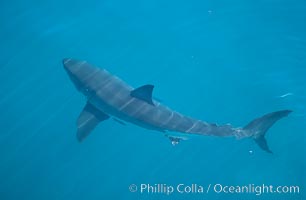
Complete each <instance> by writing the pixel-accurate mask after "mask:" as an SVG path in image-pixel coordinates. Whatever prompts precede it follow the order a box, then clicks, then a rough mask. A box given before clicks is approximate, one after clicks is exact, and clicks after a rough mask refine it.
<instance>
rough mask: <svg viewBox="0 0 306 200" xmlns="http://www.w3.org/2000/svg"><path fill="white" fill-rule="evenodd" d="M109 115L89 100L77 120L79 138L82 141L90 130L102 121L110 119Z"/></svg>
mask: <svg viewBox="0 0 306 200" xmlns="http://www.w3.org/2000/svg"><path fill="white" fill-rule="evenodd" d="M108 118H109V116H108V115H107V114H105V113H103V112H102V111H100V110H98V109H97V108H95V107H94V106H93V105H92V104H91V103H89V102H87V104H86V105H85V107H84V109H83V110H82V112H81V114H80V115H79V118H78V120H77V127H78V131H77V138H78V140H79V141H80V142H81V141H82V140H84V139H85V137H87V136H88V135H89V134H90V132H91V131H92V130H93V129H94V128H95V127H96V126H97V125H98V124H99V123H100V122H101V121H104V120H106V119H108Z"/></svg>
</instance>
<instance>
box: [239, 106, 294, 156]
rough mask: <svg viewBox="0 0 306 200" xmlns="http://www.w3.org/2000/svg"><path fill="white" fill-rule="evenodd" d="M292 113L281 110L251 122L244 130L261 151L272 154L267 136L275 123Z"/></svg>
mask: <svg viewBox="0 0 306 200" xmlns="http://www.w3.org/2000/svg"><path fill="white" fill-rule="evenodd" d="M291 112H292V111H291V110H281V111H276V112H272V113H269V114H266V115H264V116H262V117H259V118H257V119H254V120H253V121H251V122H250V123H249V124H248V125H246V126H245V127H244V128H243V130H244V131H245V132H247V134H248V135H249V136H250V137H252V138H253V139H254V140H255V142H256V143H257V144H258V146H259V147H260V148H261V149H263V150H264V151H267V152H269V153H272V151H271V150H270V149H269V146H268V144H267V141H266V139H265V134H266V132H267V131H268V130H269V128H270V127H271V126H272V125H273V124H274V123H275V122H277V121H278V120H279V119H281V118H283V117H286V116H287V115H288V114H289V113H291Z"/></svg>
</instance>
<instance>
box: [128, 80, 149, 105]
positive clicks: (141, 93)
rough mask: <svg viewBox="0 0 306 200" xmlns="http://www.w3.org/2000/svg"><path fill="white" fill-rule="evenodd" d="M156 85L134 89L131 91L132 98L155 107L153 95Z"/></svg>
mask: <svg viewBox="0 0 306 200" xmlns="http://www.w3.org/2000/svg"><path fill="white" fill-rule="evenodd" d="M153 88H154V85H143V86H141V87H139V88H136V89H134V90H133V91H131V96H132V97H134V98H137V99H140V100H143V101H145V102H147V103H148V104H151V105H153V106H154V103H153V100H152V93H153Z"/></svg>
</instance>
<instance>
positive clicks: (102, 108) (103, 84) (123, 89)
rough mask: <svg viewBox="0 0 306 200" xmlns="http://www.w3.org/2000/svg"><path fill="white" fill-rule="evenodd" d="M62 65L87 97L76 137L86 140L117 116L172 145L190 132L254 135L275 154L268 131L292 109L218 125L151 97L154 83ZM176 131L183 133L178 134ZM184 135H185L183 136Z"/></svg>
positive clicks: (82, 64)
mask: <svg viewBox="0 0 306 200" xmlns="http://www.w3.org/2000/svg"><path fill="white" fill-rule="evenodd" d="M63 65H64V68H65V70H66V72H67V73H68V75H69V77H70V79H71V81H72V82H73V84H74V85H75V87H76V88H77V90H78V91H80V92H81V93H83V94H84V95H85V96H86V97H87V103H86V105H85V107H84V109H83V111H82V112H81V114H80V115H79V117H78V119H77V139H78V140H79V141H82V140H84V138H86V137H87V136H88V135H89V134H90V133H91V132H92V131H93V129H94V128H95V127H96V126H97V125H98V124H99V123H100V122H102V121H104V120H107V119H109V118H110V117H112V118H114V119H115V120H116V121H117V122H119V123H122V124H123V122H122V121H125V122H129V123H133V124H136V125H138V126H141V127H143V128H146V129H151V130H156V131H160V132H162V133H164V135H165V136H167V137H168V138H169V139H170V140H171V142H172V144H173V145H175V144H178V143H179V142H180V141H181V140H183V139H184V138H186V137H188V136H189V135H190V134H196V135H208V136H220V137H226V136H234V137H236V138H252V139H254V140H255V142H256V143H257V144H258V145H259V147H260V148H261V149H263V150H264V151H266V152H269V153H272V152H271V150H270V149H269V147H268V145H267V141H266V139H265V134H266V132H267V131H268V129H269V128H270V127H271V126H272V125H273V124H274V123H275V122H276V121H278V120H279V119H281V118H283V117H285V116H287V115H288V114H289V113H290V112H291V111H290V110H280V111H276V112H272V113H269V114H266V115H264V116H262V117H259V118H257V119H254V120H253V121H251V122H250V123H249V124H247V125H246V126H245V127H237V128H234V127H232V126H231V125H229V124H226V125H217V124H213V123H208V122H206V121H203V120H198V119H194V118H191V117H188V116H185V115H183V114H181V113H179V112H176V111H174V110H172V109H170V108H168V107H167V106H165V105H163V104H162V103H160V102H159V101H157V100H155V99H154V98H152V92H153V88H154V86H153V85H150V84H148V85H143V86H141V87H138V88H133V87H132V86H130V85H128V84H127V83H125V82H124V81H122V80H121V79H119V78H118V77H117V76H114V75H112V74H110V73H109V72H108V71H106V70H105V69H101V68H99V67H96V66H94V65H91V64H89V63H88V62H86V61H80V60H76V59H71V58H65V59H63ZM176 133H181V134H179V135H177V134H176ZM182 135H183V136H182Z"/></svg>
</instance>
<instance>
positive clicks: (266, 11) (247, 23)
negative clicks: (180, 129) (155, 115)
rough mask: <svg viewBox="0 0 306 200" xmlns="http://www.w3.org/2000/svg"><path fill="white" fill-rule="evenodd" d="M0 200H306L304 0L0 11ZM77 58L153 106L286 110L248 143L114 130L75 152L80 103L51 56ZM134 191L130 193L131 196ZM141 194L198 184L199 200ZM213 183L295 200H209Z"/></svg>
mask: <svg viewBox="0 0 306 200" xmlns="http://www.w3.org/2000/svg"><path fill="white" fill-rule="evenodd" d="M0 11H1V12H0V16H1V22H0V36H1V37H0V41H1V45H0V53H1V54H0V83H1V84H0V111H1V112H0V123H1V126H0V199H1V200H17V199H18V200H20V199H29V200H36V199H39V200H41V199H44V200H55V199H56V200H62V199H75V200H81V199H87V200H91V199H95V200H103V199H233V200H236V199H246V200H253V199H269V200H270V199H296V200H302V199H306V196H305V186H306V183H305V177H306V175H305V169H306V163H305V142H306V141H305V132H306V128H305V119H306V106H305V102H306V92H305V91H306V89H305V88H306V79H305V75H306V26H305V21H306V2H305V1H303V0H293V1H285V0H279V1H276V0H267V1H262V0H259V1H249V0H248V1H242V0H233V1H225V0H217V1H199V0H192V1H173V0H169V1H162V0H155V1H137V0H132V1H122V0H105V1H97V0H88V1H69V0H63V1H58V0H54V1H32V0H30V1H20V0H12V1H1V2H0ZM65 57H72V58H77V59H81V60H87V61H89V62H90V63H93V64H95V65H98V66H100V67H103V68H105V69H107V70H108V71H110V72H111V73H113V74H116V75H117V76H119V77H121V78H122V79H123V80H125V81H126V82H128V83H130V84H131V85H132V86H134V87H137V86H141V85H143V84H147V83H151V84H154V85H155V91H154V95H155V96H156V97H158V98H159V99H162V102H163V103H164V104H167V105H168V106H169V107H171V108H173V109H175V110H177V111H180V112H181V113H184V114H186V115H189V116H193V117H195V118H198V119H202V120H206V121H208V122H217V123H218V124H225V123H231V124H233V125H234V126H240V127H241V126H244V125H246V124H247V123H248V122H249V121H251V120H252V119H254V118H256V117H259V116H261V115H263V114H266V113H269V112H273V111H276V110H282V109H291V110H293V111H294V112H293V113H292V114H290V115H289V116H288V117H287V118H284V119H282V120H281V121H279V122H278V123H276V124H275V125H274V126H273V127H272V128H271V130H269V132H268V133H267V136H266V137H267V141H268V143H269V146H270V148H271V149H272V151H273V152H274V154H268V153H266V152H263V151H262V150H261V149H259V148H258V146H257V145H256V144H255V143H254V141H252V140H251V139H243V140H236V139H235V138H217V137H205V136H203V137H192V138H190V139H189V140H187V141H182V142H181V143H180V144H179V145H177V146H175V147H173V146H172V145H171V143H170V141H169V140H168V139H167V138H166V137H164V136H163V134H162V133H159V132H154V131H149V130H146V129H142V128H140V127H137V126H134V125H132V124H128V125H127V126H122V125H120V124H118V123H116V122H114V121H113V120H108V121H105V122H103V123H101V124H100V125H99V126H98V127H97V128H96V129H95V130H94V132H93V133H92V134H91V135H90V136H89V137H88V138H87V139H86V140H85V141H84V142H82V143H79V142H78V141H77V140H76V136H75V133H76V119H77V117H78V115H79V113H80V112H81V110H82V108H83V107H84V105H85V102H86V99H85V97H83V96H82V95H81V94H80V93H78V92H77V91H76V89H75V88H74V86H73V84H72V83H71V81H70V80H69V78H68V76H67V74H66V72H65V71H64V69H63V66H62V63H61V61H62V59H63V58H65ZM132 184H135V185H136V186H137V189H138V191H136V192H131V191H130V190H129V189H130V188H129V187H130V185H132ZM141 184H144V185H148V184H149V185H151V186H156V185H155V184H163V186H173V187H176V186H177V185H178V184H185V185H187V186H191V185H192V184H198V185H201V186H203V187H204V190H205V192H204V193H199V192H190V193H186V192H185V193H179V192H174V193H172V194H169V195H167V194H165V193H162V192H160V193H158V192H146V190H144V191H143V193H141V191H140V187H141ZM210 184H211V187H212V188H213V186H214V185H216V184H221V185H223V186H226V185H227V186H242V185H248V184H254V185H262V184H266V185H274V186H292V185H293V186H299V187H300V192H299V194H297V193H296V194H292V193H291V194H290V193H286V194H284V193H282V194H276V193H274V194H271V193H268V194H262V195H256V194H255V193H250V194H241V193H233V194H229V193H216V192H214V191H213V190H212V189H211V190H210V192H209V193H206V189H207V188H208V186H209V185H210Z"/></svg>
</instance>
